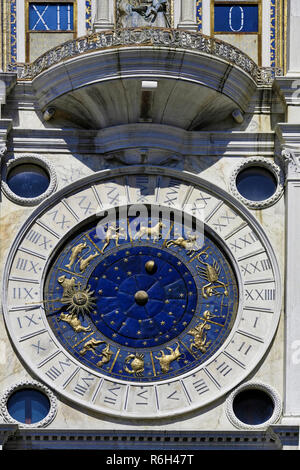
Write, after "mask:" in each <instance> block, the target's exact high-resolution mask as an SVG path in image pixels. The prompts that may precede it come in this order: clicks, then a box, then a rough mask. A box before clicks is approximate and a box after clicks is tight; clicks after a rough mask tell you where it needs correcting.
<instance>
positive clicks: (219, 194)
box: [2, 166, 282, 420]
mask: <svg viewBox="0 0 300 470" xmlns="http://www.w3.org/2000/svg"><path fill="white" fill-rule="evenodd" d="M141 174H147V175H149V176H150V175H156V176H158V175H160V176H162V177H166V178H168V177H169V178H170V177H171V178H175V179H177V180H179V181H181V182H182V183H183V184H187V185H188V184H190V185H194V186H195V187H196V188H197V187H198V188H201V189H202V190H203V191H207V192H209V193H210V194H211V195H212V196H215V197H216V198H218V199H220V200H221V201H224V202H226V204H227V205H228V206H230V207H231V208H232V209H233V210H234V211H235V212H236V213H237V214H238V215H241V216H242V217H243V218H244V219H245V220H246V221H247V225H248V226H250V227H251V228H253V229H254V230H255V232H256V233H257V234H258V235H259V239H260V241H261V243H262V245H263V247H264V249H265V251H266V253H267V254H268V256H269V258H270V260H271V264H272V270H273V274H274V282H275V288H276V303H275V306H274V315H273V322H272V327H271V328H270V331H269V336H268V339H267V341H266V342H265V344H264V347H263V348H261V351H260V354H259V355H257V356H256V358H255V361H253V363H252V364H251V367H247V368H246V369H245V370H243V372H242V373H241V374H240V375H239V377H238V378H237V379H235V381H234V382H233V383H231V384H230V385H229V386H226V387H223V388H221V390H220V391H219V393H218V394H217V395H216V396H214V397H213V398H211V399H209V398H208V399H207V400H206V401H204V402H201V403H199V402H197V401H195V402H194V403H192V404H190V406H188V407H187V406H185V407H184V408H178V409H176V410H174V411H171V412H170V411H167V412H164V411H160V412H159V413H157V412H153V414H151V415H147V414H143V413H140V414H136V413H132V414H131V413H128V412H121V413H120V411H117V412H116V411H115V410H110V409H107V408H104V407H100V406H94V405H93V404H91V403H87V402H86V401H84V400H81V399H80V398H79V399H78V397H74V395H72V394H70V393H67V392H65V390H63V391H60V390H57V392H58V393H61V394H62V395H63V396H65V397H66V398H67V399H69V400H70V401H71V402H75V403H79V404H80V405H81V406H83V407H86V408H88V409H92V410H94V411H98V412H101V413H104V414H107V415H112V416H118V417H121V418H127V419H130V418H132V419H135V420H136V419H155V418H164V417H170V416H176V415H180V414H183V413H188V412H191V411H193V410H196V409H197V408H199V407H203V406H205V405H207V404H209V403H211V402H213V401H215V400H216V399H218V398H220V397H221V396H223V395H224V394H225V393H227V392H229V391H230V390H232V389H233V388H234V387H235V386H237V385H238V384H239V383H241V382H242V381H243V380H244V379H245V378H246V377H247V376H248V375H249V374H250V373H251V372H252V371H253V369H254V368H255V367H257V364H258V363H259V362H260V361H261V360H262V358H263V357H264V355H265V353H266V352H267V350H268V349H269V347H270V344H271V342H272V339H273V337H274V335H275V332H276V330H277V327H278V323H279V318H280V311H281V298H282V294H281V280H280V271H279V266H278V263H277V259H276V256H275V253H274V250H273V248H272V246H271V244H270V242H269V240H268V238H267V235H266V234H265V232H264V230H263V229H262V227H261V226H260V224H259V223H258V221H257V220H256V219H255V217H254V216H253V215H252V214H251V213H250V212H249V211H248V210H247V209H246V208H245V207H244V206H243V205H242V204H241V203H240V202H239V201H237V200H236V199H235V198H234V197H233V196H231V195H230V194H228V193H227V192H226V191H224V190H223V189H220V188H219V187H216V186H215V185H214V184H212V183H210V182H208V181H206V180H203V179H202V178H200V177H199V176H196V175H194V174H192V173H189V172H187V171H178V170H173V169H168V170H165V171H163V170H162V168H161V167H154V166H152V167H144V166H132V167H130V168H117V169H114V170H104V171H100V172H97V173H95V174H93V175H89V176H87V177H85V178H82V179H81V180H78V181H76V182H74V183H72V184H70V185H69V186H67V187H65V188H62V189H61V190H59V191H58V192H57V193H55V194H54V195H52V196H51V197H50V198H49V199H48V200H46V201H43V202H42V203H41V204H40V205H39V207H38V208H36V209H35V210H34V211H33V212H32V214H31V215H30V216H29V217H28V219H27V221H26V222H25V223H24V224H23V226H22V227H21V229H20V230H19V232H18V234H17V236H16V237H15V239H14V241H13V243H12V246H11V248H10V250H9V252H8V255H7V261H6V264H5V268H4V273H3V285H2V298H3V304H2V310H3V314H4V318H5V323H6V325H7V329H8V332H9V335H10V337H11V340H12V342H13V343H14V346H15V348H16V350H17V351H18V353H19V354H20V356H21V357H23V355H22V352H23V351H22V348H21V347H20V344H19V342H18V341H17V340H16V341H15V337H14V336H15V335H14V331H13V330H12V329H11V328H10V322H9V321H8V320H7V319H8V309H7V287H8V281H9V273H10V269H11V267H12V262H13V259H14V256H15V254H16V252H17V250H18V247H19V245H20V243H21V241H22V239H23V236H24V234H25V233H26V232H27V230H28V229H29V228H30V226H32V225H33V224H34V222H35V221H36V220H37V219H38V218H39V216H42V214H43V213H45V212H46V211H47V209H49V208H50V207H51V206H54V205H55V204H57V203H59V202H60V201H62V200H63V199H64V198H65V197H67V196H69V195H72V194H74V193H77V192H79V191H80V190H83V189H85V188H88V187H90V186H92V185H93V184H96V183H101V182H102V181H105V180H110V179H113V178H117V177H122V176H130V175H141ZM87 220H88V218H87V219H85V221H84V222H85V223H86V221H87ZM71 231H72V229H71ZM71 231H70V232H71ZM68 235H69V233H66V234H65V235H64V236H63V237H62V239H64V240H66V239H67V238H68ZM60 242H61V240H60ZM59 244H60V243H59ZM221 246H222V245H221ZM56 248H57V247H55V251H56ZM50 257H51V255H50ZM231 258H233V256H232V257H231ZM48 260H49V258H48ZM231 261H232V259H231ZM47 265H48V262H47ZM232 267H233V269H234V271H235V273H236V276H237V279H238V284H239V288H240V282H239V279H240V277H241V276H240V272H239V269H238V266H237V263H236V262H235V263H234V264H233V266H232ZM45 271H46V269H44V273H43V280H42V282H41V284H42V285H41V286H40V288H41V292H42V290H43V282H44V280H45ZM239 312H240V306H239V310H238V313H237V317H238V316H239V314H240V313H239ZM237 317H236V319H237ZM49 330H50V326H49ZM233 332H234V326H233V328H232V331H231V333H230V334H229V336H228V337H227V339H226V341H225V343H223V344H222V346H221V347H220V348H219V349H218V351H217V353H219V352H220V351H222V349H223V348H224V345H225V344H227V342H228V340H229V338H230V337H231V335H232V334H233ZM50 334H51V335H52V336H53V339H54V340H55V341H56V338H55V337H54V335H53V334H52V332H50ZM217 353H216V354H217ZM64 354H65V355H68V353H67V351H65V350H64ZM211 359H212V358H210V359H209V360H211ZM23 360H24V361H25V362H26V365H27V366H28V368H29V369H30V370H31V371H32V372H33V373H34V374H35V375H36V376H38V377H40V379H41V380H42V381H43V382H44V383H46V384H47V385H48V386H49V387H50V388H54V389H55V387H53V383H52V382H51V381H50V380H49V379H48V378H47V377H45V374H44V375H43V376H41V373H40V371H39V370H38V368H37V367H36V366H35V365H32V364H31V363H30V361H28V359H27V360H25V359H24V357H23ZM80 367H81V368H82V369H88V368H87V367H85V366H82V365H80ZM201 367H203V364H201V366H200V369H201ZM192 373H193V372H191V371H190V372H188V373H187V374H188V375H191V374H192ZM95 375H97V374H96V373H95ZM98 375H99V376H101V374H98ZM103 378H104V379H105V377H103ZM177 379H178V378H174V379H170V380H167V381H166V383H170V382H172V381H176V380H177ZM116 382H118V383H121V382H122V381H119V380H118V381H116ZM159 383H160V384H162V382H159ZM127 386H129V387H130V386H132V384H128V383H127ZM134 386H136V385H134ZM138 387H140V388H143V384H139V385H138ZM145 387H151V384H149V383H147V384H145Z"/></svg>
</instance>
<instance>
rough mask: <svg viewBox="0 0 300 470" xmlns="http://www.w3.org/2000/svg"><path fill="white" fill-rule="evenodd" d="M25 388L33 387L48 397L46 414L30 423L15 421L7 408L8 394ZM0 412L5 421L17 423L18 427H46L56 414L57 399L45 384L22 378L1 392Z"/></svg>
mask: <svg viewBox="0 0 300 470" xmlns="http://www.w3.org/2000/svg"><path fill="white" fill-rule="evenodd" d="M26 388H33V389H36V390H39V391H40V392H42V393H44V394H45V395H46V396H47V397H48V399H49V403H50V410H49V413H48V414H47V416H46V417H45V418H44V419H42V420H41V421H38V422H36V423H32V424H25V423H20V422H19V421H16V420H15V419H14V418H12V416H11V415H10V414H9V412H8V409H7V402H8V400H9V398H10V396H11V395H12V394H13V393H15V392H16V391H18V390H23V389H26ZM0 412H1V414H2V416H3V419H4V421H5V422H6V423H12V424H18V425H19V427H20V428H43V427H46V426H47V425H48V424H50V423H51V422H52V421H53V419H54V418H55V416H56V413H57V399H56V397H55V395H54V394H53V393H52V392H51V391H50V389H49V388H48V387H46V386H45V385H43V384H41V383H40V382H37V381H35V380H22V381H20V382H17V383H15V384H13V385H12V386H10V387H8V388H7V389H6V390H5V392H4V393H3V395H2V396H1V399H0Z"/></svg>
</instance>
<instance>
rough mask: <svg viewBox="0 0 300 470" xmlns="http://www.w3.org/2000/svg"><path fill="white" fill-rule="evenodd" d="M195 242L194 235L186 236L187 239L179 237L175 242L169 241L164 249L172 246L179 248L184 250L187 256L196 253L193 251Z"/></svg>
mask: <svg viewBox="0 0 300 470" xmlns="http://www.w3.org/2000/svg"><path fill="white" fill-rule="evenodd" d="M196 240H197V236H196V235H191V234H188V238H184V237H182V236H179V237H177V238H176V239H175V240H169V241H168V242H167V243H166V247H167V248H169V247H170V246H172V245H175V246H179V247H180V248H183V249H184V250H186V254H187V255H188V256H189V255H191V254H192V253H194V252H195V251H197V249H195V247H196V246H197V243H196Z"/></svg>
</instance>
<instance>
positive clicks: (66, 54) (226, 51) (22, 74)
mask: <svg viewBox="0 0 300 470" xmlns="http://www.w3.org/2000/svg"><path fill="white" fill-rule="evenodd" d="M121 46H126V47H139V46H155V47H157V46H160V47H168V48H170V47H171V48H181V49H187V50H190V51H195V52H200V53H204V54H209V55H210V56H213V57H215V58H218V59H223V60H225V61H226V62H229V63H230V64H232V65H235V66H237V67H238V68H240V69H242V70H243V71H244V72H246V73H247V74H248V75H249V76H251V77H252V79H253V80H254V81H255V82H256V83H257V84H258V85H264V86H270V85H271V84H272V82H273V79H274V77H275V74H276V75H282V71H281V70H280V69H276V70H274V68H271V67H269V68H261V67H258V65H257V64H256V63H255V62H254V61H253V60H252V59H251V58H250V57H249V56H247V55H246V54H245V53H244V52H242V51H241V50H240V49H238V48H236V47H234V46H233V45H232V44H229V43H226V42H224V41H221V40H220V39H217V38H213V37H209V36H205V35H203V34H202V33H200V32H189V31H184V30H179V29H169V28H151V27H150V28H148V27H142V28H126V29H119V30H113V31H102V32H99V33H94V34H92V35H89V36H84V37H81V38H77V39H74V40H70V41H67V42H65V43H63V44H61V45H59V46H57V47H55V48H53V49H50V50H49V51H47V52H46V53H45V54H43V55H41V56H40V57H39V58H38V59H37V60H35V61H34V62H33V63H32V64H17V65H13V66H11V67H10V69H11V70H14V71H16V72H17V74H18V79H19V80H32V79H33V78H34V77H36V76H38V75H39V74H40V73H42V72H43V71H45V70H47V69H48V68H49V67H51V66H53V65H55V64H58V63H60V62H63V61H65V60H66V59H72V58H74V57H78V56H79V55H82V54H87V53H93V52H95V51H98V50H104V49H107V48H117V47H121Z"/></svg>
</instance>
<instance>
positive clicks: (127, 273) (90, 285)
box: [45, 217, 238, 382]
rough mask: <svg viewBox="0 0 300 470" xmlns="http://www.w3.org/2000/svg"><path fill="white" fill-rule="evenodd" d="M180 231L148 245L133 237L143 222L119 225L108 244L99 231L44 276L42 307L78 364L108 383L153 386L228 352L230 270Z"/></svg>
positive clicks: (205, 243)
mask: <svg viewBox="0 0 300 470" xmlns="http://www.w3.org/2000/svg"><path fill="white" fill-rule="evenodd" d="M179 225H180V224H179ZM179 225H178V224H177V226H176V230H175V226H174V225H173V224H171V225H169V226H168V227H167V228H166V230H165V232H163V231H158V230H156V229H158V228H159V229H161V228H162V227H163V226H167V224H163V223H160V222H157V223H156V224H154V225H153V224H152V226H153V227H154V228H155V237H154V238H151V237H150V236H149V233H150V232H151V230H150V231H149V230H148V231H146V230H143V233H145V236H144V237H140V236H133V234H132V230H130V227H131V228H132V227H134V226H135V227H136V228H137V233H138V234H141V233H142V230H141V227H142V228H145V226H146V221H145V222H144V223H143V224H139V225H134V223H133V219H130V218H126V219H122V218H121V217H119V219H118V220H117V223H114V224H111V225H110V224H109V223H108V224H107V226H106V229H105V231H104V236H100V235H99V233H100V232H99V227H98V225H97V224H96V222H95V223H91V224H90V225H89V226H85V227H83V228H81V229H80V230H79V232H78V233H76V234H75V235H74V236H72V237H70V239H69V240H68V241H67V243H66V244H65V246H64V247H63V248H62V249H61V251H60V252H59V253H58V254H57V256H56V259H55V260H54V262H53V263H52V266H51V267H50V269H49V272H48V275H47V280H46V283H45V306H46V313H47V318H48V321H49V323H50V325H51V328H52V330H53V332H54V334H55V335H56V337H57V338H58V340H59V341H60V342H61V343H62V345H63V346H64V348H65V349H66V350H67V351H68V352H69V353H70V354H71V355H72V356H73V357H74V358H76V359H77V360H78V361H80V362H81V363H83V364H85V365H86V366H88V367H90V368H92V369H94V370H97V371H98V372H101V373H103V374H104V375H107V376H111V377H113V378H114V379H119V380H129V381H134V382H151V381H158V380H165V379H169V378H173V377H176V376H178V375H181V374H183V373H186V372H188V371H190V370H192V369H194V368H196V367H197V366H199V365H201V364H202V363H204V362H205V361H207V359H208V358H210V357H211V356H212V355H213V354H214V353H215V352H216V351H217V350H218V348H219V347H220V346H221V345H222V344H223V343H224V341H225V340H226V338H227V337H228V334H229V333H230V331H231V327H232V325H233V322H234V320H235V316H236V312H237V306H238V286H237V281H236V278H235V275H234V272H233V270H232V267H231V263H230V261H229V260H228V258H227V256H226V254H225V253H224V252H222V250H221V249H220V247H219V245H218V243H217V241H216V239H215V238H214V237H213V236H212V235H211V234H210V233H206V232H205V234H204V236H203V234H200V233H195V234H194V235H193V236H191V235H190V234H186V233H185V232H184V226H182V227H179ZM179 229H182V232H181V235H180V236H178V230H179ZM121 233H122V234H123V236H122V237H121V236H120V235H121ZM147 234H148V235H147ZM198 239H199V240H201V243H199V244H198V245H197V243H196V242H195V240H198Z"/></svg>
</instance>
